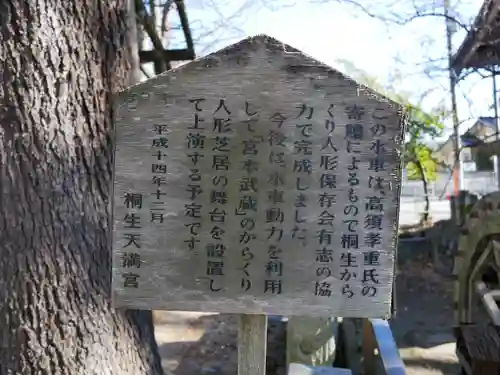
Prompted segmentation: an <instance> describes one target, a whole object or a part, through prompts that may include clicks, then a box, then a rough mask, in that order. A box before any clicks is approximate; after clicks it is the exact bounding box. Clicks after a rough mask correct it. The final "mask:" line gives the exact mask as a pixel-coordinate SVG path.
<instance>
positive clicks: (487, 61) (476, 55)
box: [451, 0, 500, 76]
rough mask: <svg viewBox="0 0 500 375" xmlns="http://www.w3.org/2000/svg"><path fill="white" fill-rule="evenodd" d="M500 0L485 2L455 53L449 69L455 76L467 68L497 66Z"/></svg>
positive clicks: (499, 60) (486, 0)
mask: <svg viewBox="0 0 500 375" xmlns="http://www.w3.org/2000/svg"><path fill="white" fill-rule="evenodd" d="M499 21H500V0H485V1H484V3H483V5H482V6H481V9H480V10H479V13H478V15H477V16H476V19H475V21H474V24H473V25H472V28H471V30H470V31H469V33H468V34H467V36H466V37H465V39H464V41H463V42H462V45H461V46H460V47H459V48H458V50H457V53H456V54H455V55H454V56H453V58H452V61H451V67H452V69H453V70H454V71H455V73H456V75H457V76H458V75H460V73H461V72H462V70H464V69H467V68H484V67H487V66H491V65H499V64H500V57H499V56H498V55H497V53H496V52H495V49H496V48H498V47H500V41H499V37H500V23H499Z"/></svg>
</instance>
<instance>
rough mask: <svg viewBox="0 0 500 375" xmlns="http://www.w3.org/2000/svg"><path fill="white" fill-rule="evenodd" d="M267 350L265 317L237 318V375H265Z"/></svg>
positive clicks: (249, 316) (242, 316)
mask: <svg viewBox="0 0 500 375" xmlns="http://www.w3.org/2000/svg"><path fill="white" fill-rule="evenodd" d="M266 350H267V316H266V315H247V314H242V315H240V316H239V321H238V375H265V374H266Z"/></svg>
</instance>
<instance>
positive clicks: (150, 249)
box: [113, 35, 404, 317]
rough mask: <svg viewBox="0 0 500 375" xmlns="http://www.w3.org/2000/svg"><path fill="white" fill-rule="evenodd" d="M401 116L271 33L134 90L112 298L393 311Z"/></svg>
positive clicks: (120, 183)
mask: <svg viewBox="0 0 500 375" xmlns="http://www.w3.org/2000/svg"><path fill="white" fill-rule="evenodd" d="M198 99H199V100H198ZM226 109H227V111H226ZM214 113H215V114H214ZM281 119H283V121H281ZM201 120H203V121H201ZM196 121H198V124H199V125H200V126H201V127H203V129H191V128H193V127H194V126H195V124H196V123H197V122H196ZM403 122H404V115H403V112H402V108H401V107H400V106H399V105H397V104H395V103H393V102H391V101H389V100H387V99H385V98H384V97H382V96H381V95H378V94H377V93H374V92H373V91H371V90H369V89H367V88H365V87H363V86H361V85H359V84H357V83H356V82H354V81H353V80H351V79H349V78H348V77H346V76H344V75H343V74H341V73H339V72H338V71H336V70H334V69H332V68H331V67H329V66H326V65H324V64H322V63H320V62H318V61H316V60H314V59H312V58H311V57H309V56H307V55H305V54H303V53H302V52H300V51H298V50H296V49H294V48H292V47H290V46H287V45H285V44H283V43H281V42H279V41H277V40H275V39H273V38H270V37H268V36H265V35H260V36H257V37H252V38H248V39H245V40H243V41H241V42H239V43H236V44H234V45H231V46H229V47H227V48H225V49H223V50H221V51H218V52H216V53H214V54H212V55H209V56H207V57H204V58H201V59H198V60H196V61H193V62H191V63H189V64H186V65H184V66H182V67H180V68H177V69H174V70H172V71H169V72H166V73H164V74H162V75H160V76H157V77H155V78H152V79H150V80H148V81H146V82H143V83H141V84H139V85H136V86H133V87H131V88H129V89H128V90H126V91H125V92H123V93H121V95H120V99H119V102H118V103H117V110H116V121H115V138H114V145H115V166H114V201H113V212H114V223H113V233H114V236H113V290H114V292H113V294H114V304H115V305H116V306H122V307H130V308H139V309H166V310H188V311H189V310H191V311H219V312H224V313H248V314H252V313H253V314H263V313H265V314H276V315H310V316H311V315H316V316H332V315H333V316H352V317H386V316H388V315H390V311H391V310H390V304H391V291H392V281H393V278H394V272H393V269H394V267H393V265H394V251H395V244H396V237H397V219H398V204H399V195H398V192H399V188H398V187H399V185H400V183H401V148H402V144H403V136H402V134H403ZM226 130H228V131H227V132H225V131H226ZM226 141H227V142H226ZM225 143H227V145H225ZM196 152H198V154H196ZM201 154H202V155H203V158H201V159H199V160H198V159H197V156H196V155H201ZM195 162H196V163H195ZM227 163H229V165H227ZM226 166H227V170H226V169H225V168H226ZM253 167H254V168H255V169H252V168H253ZM195 186H199V187H198V188H197V187H195ZM306 187H307V189H306ZM200 189H201V191H200ZM301 189H305V190H301ZM253 190H255V191H253ZM191 194H193V196H191ZM240 206H241V207H240ZM303 206H305V207H303ZM198 208H199V212H198ZM198 213H199V215H198ZM193 216H199V217H193ZM222 219H224V222H221V220H222ZM137 220H139V221H140V223H138V222H137ZM193 225H195V226H196V228H195V229H193V228H194V227H193ZM134 226H139V227H140V228H131V227H134ZM190 241H193V242H190ZM247 241H248V243H247ZM190 244H193V246H192V248H191V247H190Z"/></svg>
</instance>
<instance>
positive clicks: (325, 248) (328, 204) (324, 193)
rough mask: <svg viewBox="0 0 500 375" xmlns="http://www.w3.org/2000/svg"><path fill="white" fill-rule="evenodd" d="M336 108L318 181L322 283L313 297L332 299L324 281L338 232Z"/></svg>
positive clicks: (330, 118)
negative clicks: (336, 209) (335, 235)
mask: <svg viewBox="0 0 500 375" xmlns="http://www.w3.org/2000/svg"><path fill="white" fill-rule="evenodd" d="M333 109H334V105H333V104H330V105H329V107H328V110H327V113H326V118H325V120H324V121H325V129H326V131H327V132H328V133H327V136H326V137H325V139H324V141H323V142H322V144H321V148H320V152H321V153H320V165H319V169H320V175H319V181H316V183H317V185H318V186H319V188H320V190H319V191H320V192H319V193H318V195H317V196H316V204H317V206H318V207H319V210H318V212H320V213H319V215H318V217H317V218H316V225H317V228H318V230H317V233H316V235H317V247H316V254H315V256H316V259H315V261H316V277H317V278H319V280H317V281H316V283H315V288H314V294H315V295H316V296H321V297H331V296H332V289H331V288H332V285H331V283H329V282H326V281H324V279H326V278H328V277H330V276H331V275H332V263H333V261H334V258H333V249H334V248H335V243H333V235H334V232H335V227H334V225H335V223H334V222H335V214H334V208H335V204H336V200H337V195H336V189H337V174H336V170H337V165H338V155H337V152H338V150H337V147H335V145H334V142H333V132H334V131H335V119H334V114H333Z"/></svg>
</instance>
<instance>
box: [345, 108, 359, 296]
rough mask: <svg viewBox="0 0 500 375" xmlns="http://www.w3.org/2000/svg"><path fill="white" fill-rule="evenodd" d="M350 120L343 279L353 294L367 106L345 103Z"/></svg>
mask: <svg viewBox="0 0 500 375" xmlns="http://www.w3.org/2000/svg"><path fill="white" fill-rule="evenodd" d="M345 113H346V116H347V120H348V122H347V123H346V125H345V144H346V151H347V154H348V160H349V163H348V165H347V183H348V191H347V194H348V202H347V204H346V205H345V206H344V210H343V220H342V224H343V228H342V233H341V237H340V245H341V248H342V252H341V254H340V268H341V270H342V271H341V274H340V279H341V280H342V281H343V286H342V295H345V296H346V297H347V298H353V296H354V295H355V292H354V290H353V287H352V285H353V283H354V282H355V279H356V277H357V276H358V275H357V273H358V271H357V269H358V259H357V258H358V254H357V252H356V250H358V249H359V246H360V245H362V244H360V239H359V232H358V225H359V211H360V209H359V204H360V202H359V196H358V187H359V184H360V179H359V163H360V162H361V160H360V159H359V154H360V146H361V141H362V140H363V139H364V138H365V134H364V132H365V128H364V126H363V123H362V121H363V119H364V116H365V109H364V107H361V106H359V105H356V104H353V105H350V106H346V107H345Z"/></svg>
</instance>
